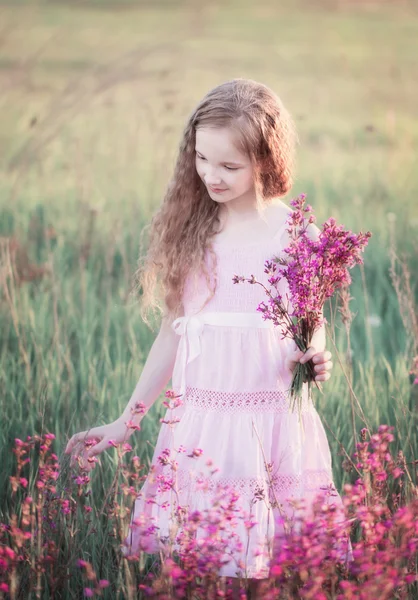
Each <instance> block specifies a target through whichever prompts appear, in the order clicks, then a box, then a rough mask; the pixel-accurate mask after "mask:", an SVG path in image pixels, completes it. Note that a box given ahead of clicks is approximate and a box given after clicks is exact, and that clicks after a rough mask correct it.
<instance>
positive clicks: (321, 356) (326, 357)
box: [287, 346, 333, 381]
mask: <svg viewBox="0 0 418 600" xmlns="http://www.w3.org/2000/svg"><path fill="white" fill-rule="evenodd" d="M331 357H332V354H331V352H330V351H329V350H325V351H324V352H317V351H316V348H315V347H314V346H310V347H309V348H308V349H307V351H306V352H305V353H303V352H302V350H299V348H297V349H296V350H294V351H293V352H291V353H290V355H289V356H288V357H287V366H288V368H289V369H290V371H291V372H292V373H293V371H294V369H295V367H296V365H297V363H298V362H300V363H301V364H304V363H305V362H308V360H310V359H312V362H313V363H314V365H315V367H314V368H315V372H316V376H315V381H328V379H329V378H330V377H331V373H330V371H331V369H332V367H333V363H332V361H331V360H330V359H331Z"/></svg>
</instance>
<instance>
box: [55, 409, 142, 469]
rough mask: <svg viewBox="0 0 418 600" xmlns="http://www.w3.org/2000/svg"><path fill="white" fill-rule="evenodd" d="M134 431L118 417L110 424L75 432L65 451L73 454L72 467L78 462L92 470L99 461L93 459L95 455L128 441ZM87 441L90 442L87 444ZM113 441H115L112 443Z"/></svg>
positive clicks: (81, 466) (84, 467)
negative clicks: (92, 443)
mask: <svg viewBox="0 0 418 600" xmlns="http://www.w3.org/2000/svg"><path fill="white" fill-rule="evenodd" d="M132 433H133V429H130V428H128V427H127V425H126V423H125V422H124V420H122V419H117V420H116V421H113V423H109V424H108V425H101V426H99V427H93V429H89V430H87V431H80V432H79V433H75V434H74V435H73V436H72V437H71V438H70V439H69V441H68V443H67V446H66V448H65V450H64V453H65V454H71V455H72V456H71V460H70V466H71V467H73V466H74V465H75V464H76V462H78V464H79V466H80V468H82V469H87V470H88V471H90V470H91V469H92V468H93V467H94V464H95V463H96V462H97V461H96V460H95V459H93V457H94V456H96V455H97V454H100V453H101V452H103V450H106V449H107V448H109V446H110V445H114V444H116V445H119V444H122V443H124V442H126V441H127V440H128V438H129V437H130V436H131V435H132ZM85 441H89V442H90V443H89V444H87V445H86V444H85ZM92 441H96V444H95V445H91V442H92ZM111 442H113V443H112V444H111ZM89 459H90V460H89Z"/></svg>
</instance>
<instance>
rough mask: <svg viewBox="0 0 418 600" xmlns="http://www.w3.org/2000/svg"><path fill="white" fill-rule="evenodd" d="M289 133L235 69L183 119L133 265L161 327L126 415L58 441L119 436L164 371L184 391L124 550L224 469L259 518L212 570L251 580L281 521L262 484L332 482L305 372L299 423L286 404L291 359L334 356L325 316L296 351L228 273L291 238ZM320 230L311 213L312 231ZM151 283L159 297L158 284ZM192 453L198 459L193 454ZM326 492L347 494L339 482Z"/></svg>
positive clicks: (142, 545) (256, 292) (144, 542)
mask: <svg viewBox="0 0 418 600" xmlns="http://www.w3.org/2000/svg"><path fill="white" fill-rule="evenodd" d="M294 146H295V133H294V127H293V123H292V120H291V118H290V116H289V114H288V112H287V111H286V109H285V108H284V106H283V104H282V103H281V101H280V100H279V98H278V97H277V96H276V95H275V94H274V93H273V92H272V91H271V90H270V89H269V88H267V87H266V86H265V85H262V84H259V83H256V82H254V81H252V80H245V79H235V80H232V81H228V82H226V83H224V84H222V85H220V86H218V87H216V88H215V89H213V90H211V91H210V92H209V93H208V94H207V95H206V97H205V98H203V100H202V101H201V102H200V104H199V105H198V106H197V108H196V109H195V111H194V112H193V114H192V115H191V117H190V119H189V121H188V123H187V125H186V128H185V130H184V136H183V139H182V142H181V145H180V149H179V155H178V159H177V164H176V167H175V171H174V176H173V178H172V180H171V183H170V185H169V186H168V190H167V192H166V195H165V198H164V202H163V205H162V207H161V208H160V210H159V211H158V212H157V214H156V216H155V217H154V219H153V221H152V223H151V235H150V245H149V249H148V254H147V256H146V260H145V262H144V264H143V266H141V267H140V268H139V269H138V273H137V275H138V281H139V284H140V286H141V287H142V292H143V296H142V300H143V303H142V315H143V317H144V319H145V320H146V318H147V314H146V311H147V310H148V309H150V308H156V307H157V308H160V309H161V310H162V312H163V318H162V324H161V329H160V331H159V333H158V335H157V338H156V340H155V342H154V344H153V346H152V348H151V351H150V353H149V356H148V359H147V361H146V363H145V365H144V368H143V371H142V374H141V377H140V379H139V381H138V384H137V386H136V388H135V390H134V392H133V394H132V397H131V399H130V400H129V403H128V405H127V406H126V409H125V411H124V412H123V414H122V415H121V417H120V418H118V419H117V420H116V421H115V422H113V423H111V424H109V425H105V426H102V427H95V428H93V429H91V430H89V431H83V432H80V433H77V434H75V435H73V436H72V438H71V439H70V440H69V442H68V444H67V448H66V453H71V452H72V451H73V450H75V452H74V455H73V458H72V460H73V463H74V461H75V460H76V458H77V454H79V452H77V447H78V446H77V444H78V443H79V442H83V441H84V440H85V438H86V436H87V434H88V436H89V438H91V439H95V440H96V441H97V440H98V443H97V444H96V445H95V446H93V447H91V448H90V449H89V450H88V451H86V450H84V458H85V460H86V459H87V458H89V457H91V456H94V455H98V454H99V453H100V452H102V451H103V450H105V448H107V447H108V442H109V440H110V439H112V440H115V441H116V442H117V443H120V442H122V441H125V440H126V439H127V438H128V437H129V435H130V434H131V433H132V431H133V429H132V428H131V429H130V428H129V427H128V425H127V422H128V421H133V423H134V424H138V423H139V421H140V420H141V418H142V416H143V415H138V412H135V410H134V408H135V406H137V403H142V404H143V405H145V412H146V411H147V410H148V409H149V408H150V407H151V405H152V404H153V402H154V401H155V400H156V398H157V397H158V396H159V394H160V393H161V392H162V391H163V389H164V388H165V387H166V385H167V384H168V382H169V380H170V378H171V377H172V386H171V387H172V389H173V391H174V392H175V393H176V394H178V395H179V396H180V398H181V399H182V404H181V405H180V406H176V407H174V408H170V409H168V410H167V413H166V418H165V419H164V421H166V422H163V424H162V426H161V430H160V432H159V436H158V440H157V444H156V448H155V452H154V457H153V460H152V465H151V470H150V473H149V475H148V477H147V480H146V481H145V483H144V485H143V488H142V489H141V494H140V496H139V497H138V499H137V500H136V502H135V506H134V510H133V513H132V519H131V526H130V528H129V533H128V535H127V538H126V539H125V540H124V550H123V553H124V554H125V555H126V556H127V555H132V554H136V553H139V552H140V551H141V550H144V551H148V552H158V550H159V549H163V548H164V547H165V544H166V543H167V541H168V540H169V537H170V533H171V534H172V532H173V529H172V528H173V516H172V515H173V512H174V510H172V509H173V508H174V509H175V508H176V506H177V505H178V506H181V507H183V508H188V510H189V511H190V512H192V511H194V510H199V511H203V510H204V509H205V508H207V507H210V506H211V498H213V494H214V493H215V491H214V487H215V483H216V482H219V483H221V484H228V485H230V486H232V487H233V488H235V489H236V491H237V492H239V495H240V502H241V506H242V509H243V510H246V511H247V513H248V514H249V513H251V517H252V519H253V520H254V521H255V523H256V524H255V525H254V526H253V527H252V528H251V529H250V530H249V531H248V530H247V529H245V527H244V524H243V523H241V525H240V527H241V529H239V528H238V529H236V530H235V532H238V537H239V538H240V539H241V540H242V546H243V550H242V552H239V551H237V552H236V553H235V555H233V556H232V557H231V560H230V562H229V563H228V564H226V565H225V566H223V567H222V568H221V569H220V571H219V575H220V576H230V577H239V576H246V577H248V578H250V579H252V580H254V581H255V582H256V580H260V579H263V578H266V577H267V576H268V574H269V556H270V555H269V550H268V548H269V547H270V545H269V542H270V541H271V540H272V538H273V536H274V534H275V533H278V532H279V531H280V529H281V525H280V524H279V521H278V519H277V517H279V516H280V511H279V510H278V509H277V508H275V509H274V510H273V518H271V514H272V513H271V508H269V502H268V501H267V500H268V498H269V496H270V494H271V493H273V494H274V497H275V498H276V499H278V500H279V503H281V507H282V509H284V510H285V512H286V514H289V515H291V514H292V511H291V509H290V504H289V502H288V500H289V499H291V498H303V499H305V500H306V501H307V502H308V503H309V501H310V500H312V499H313V497H314V496H315V494H316V493H318V492H319V491H320V488H321V487H323V486H331V487H332V485H333V480H332V467H331V456H330V450H329V446H328V442H327V438H326V434H325V431H324V429H323V426H322V423H321V421H320V418H319V416H318V413H317V412H316V410H315V408H314V407H313V405H312V403H311V402H310V401H309V400H308V398H307V384H305V385H304V388H305V389H304V404H303V412H302V418H303V420H304V425H305V432H306V436H305V437H303V436H302V435H301V428H300V424H299V425H298V416H297V413H289V411H288V397H287V390H288V389H289V387H290V382H291V377H292V371H293V369H294V368H295V366H296V364H297V362H298V361H300V362H305V361H308V360H310V359H312V360H313V362H314V363H315V364H316V366H315V371H316V373H317V374H316V380H317V381H321V382H323V381H327V380H328V379H329V377H330V370H331V367H332V362H331V360H330V359H331V353H330V352H328V351H326V350H325V333H324V328H323V327H322V328H321V329H319V330H318V331H317V332H316V333H315V335H314V338H313V340H312V344H311V346H310V348H309V349H308V350H307V351H306V353H305V354H304V353H303V352H301V351H299V350H298V349H297V347H296V345H295V343H294V342H293V341H292V340H289V339H288V338H284V339H282V335H281V332H280V331H279V330H278V328H274V327H272V326H271V321H263V320H262V318H261V314H260V313H258V312H257V311H256V308H257V306H258V304H259V303H260V302H261V301H262V300H264V299H265V293H264V291H263V289H262V288H261V286H258V285H250V284H248V283H245V284H240V285H234V283H233V276H234V275H235V274H238V275H245V276H246V277H248V276H249V275H250V274H254V275H255V276H256V278H257V279H258V280H259V281H263V282H264V283H265V284H266V285H267V276H266V275H265V274H264V261H265V260H266V259H269V258H271V257H272V256H274V255H276V256H277V255H279V254H280V252H281V251H282V250H283V248H285V247H286V245H287V243H288V241H289V240H288V234H287V231H286V219H287V217H288V215H289V210H290V209H289V207H288V206H287V205H285V204H284V203H283V202H282V201H281V200H280V198H281V197H282V196H283V195H284V194H286V193H287V192H288V191H289V190H290V188H291V182H292V168H293V155H294ZM318 231H319V230H318V228H317V227H316V226H315V225H313V224H311V225H309V228H308V232H310V235H312V236H314V237H315V236H317V235H318ZM158 284H159V285H160V289H161V291H162V294H163V299H164V302H163V305H162V306H161V303H159V302H158V295H157V294H156V293H155V292H156V289H157V285H158ZM282 285H283V289H282V292H283V293H284V292H285V287H284V286H285V283H283V282H282ZM284 297H285V296H284ZM173 417H175V418H173ZM176 421H177V422H176ZM173 422H176V423H175V424H174V425H173ZM131 425H132V423H131ZM166 449H170V451H171V454H170V455H169V454H167V453H166V454H165V457H166V458H175V460H176V461H177V463H178V467H177V469H176V472H175V473H176V480H177V482H176V483H177V488H176V489H177V492H176V495H174V494H173V492H172V490H170V489H168V490H167V491H165V490H164V489H161V487H163V486H162V481H166V480H164V479H163V476H164V474H165V475H167V470H166V467H167V464H164V463H167V461H164V460H162V459H161V455H162V453H163V451H165V450H166ZM200 454H202V458H201V460H203V459H204V460H203V462H200V463H199V462H198V457H199V455H200ZM207 459H212V461H213V463H214V465H215V466H216V467H217V468H218V471H217V472H216V473H215V474H210V473H209V472H207V474H206V475H205V472H204V469H205V466H206V463H205V461H207ZM267 463H269V464H270V466H271V469H270V481H269V478H268V477H267V474H266V464H267ZM201 472H203V483H206V484H207V485H206V486H205V485H202V477H200V480H199V483H198V482H197V481H196V475H197V474H199V473H201ZM205 477H206V479H205ZM158 488H159V489H158ZM272 488H273V489H272ZM174 498H175V500H174ZM257 498H258V500H257ZM332 501H333V502H337V504H340V505H341V499H340V497H339V495H338V494H337V493H336V492H335V490H334V495H333V499H332ZM177 503H178V504H177ZM152 525H155V526H156V528H158V536H157V535H156V534H154V533H153V531H154V530H153V528H152ZM231 539H232V538H231ZM238 548H239V546H238ZM255 550H257V552H255Z"/></svg>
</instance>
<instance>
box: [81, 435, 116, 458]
mask: <svg viewBox="0 0 418 600" xmlns="http://www.w3.org/2000/svg"><path fill="white" fill-rule="evenodd" d="M109 446H110V444H109V439H108V438H103V439H102V440H101V441H100V442H98V443H97V444H95V445H94V446H92V447H91V448H89V449H88V450H86V453H85V454H86V456H87V458H90V457H92V456H96V455H97V454H100V452H103V450H107V448H109Z"/></svg>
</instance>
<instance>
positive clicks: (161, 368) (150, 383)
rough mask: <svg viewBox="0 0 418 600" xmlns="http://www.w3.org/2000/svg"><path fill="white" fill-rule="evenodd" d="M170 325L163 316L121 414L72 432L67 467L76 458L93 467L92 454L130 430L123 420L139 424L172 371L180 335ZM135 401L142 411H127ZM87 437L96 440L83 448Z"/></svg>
mask: <svg viewBox="0 0 418 600" xmlns="http://www.w3.org/2000/svg"><path fill="white" fill-rule="evenodd" d="M171 325H172V320H171V319H168V318H163V321H162V324H161V327H160V331H159V333H158V335H157V337H156V339H155V341H154V343H153V345H152V347H151V350H150V352H149V354H148V358H147V360H146V362H145V365H144V368H143V369H142V373H141V376H140V378H139V380H138V383H137V384H136V387H135V389H134V391H133V393H132V396H131V398H130V400H129V402H128V404H127V406H126V408H125V410H124V411H123V413H122V415H121V416H120V417H119V418H118V419H116V421H113V422H112V423H109V424H108V425H101V426H99V427H93V428H92V429H88V430H86V431H80V432H79V433H75V434H74V435H73V436H72V437H71V439H70V440H69V441H68V443H67V446H66V448H65V453H66V454H72V459H71V466H74V464H75V462H76V461H77V462H78V463H79V465H80V466H83V468H84V469H87V470H90V469H91V468H93V466H94V461H95V460H96V459H95V458H94V456H95V455H97V454H100V452H103V450H106V448H108V447H109V444H110V442H111V441H112V442H113V443H117V444H119V443H122V442H125V441H126V440H127V439H128V438H129V437H130V436H131V434H132V433H133V431H134V429H133V427H132V426H128V425H127V422H128V421H132V423H133V424H134V425H139V422H140V421H141V419H142V418H143V417H144V414H146V413H147V412H148V410H149V409H150V408H151V406H152V405H153V404H154V402H155V400H156V399H157V398H158V396H159V395H160V393H161V392H162V390H163V389H164V388H165V386H166V385H167V383H168V381H169V380H170V377H171V375H172V373H173V368H174V363H175V359H176V353H177V348H178V345H179V340H180V338H179V336H178V335H177V334H176V333H175V331H174V330H173V329H172V327H171ZM137 403H142V404H144V405H145V413H144V412H143V413H138V412H137V413H136V414H135V413H132V412H131V409H132V408H135V405H136V404H137ZM130 425H131V424H130ZM87 438H89V439H93V440H96V442H97V443H96V444H95V445H93V446H91V447H90V448H85V447H84V445H85V443H86V440H87Z"/></svg>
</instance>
